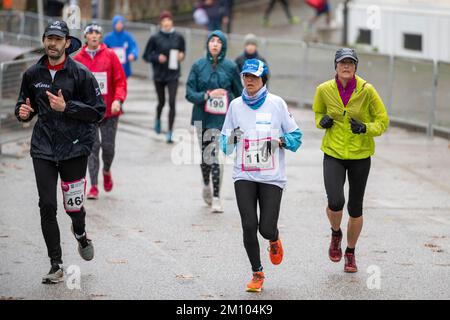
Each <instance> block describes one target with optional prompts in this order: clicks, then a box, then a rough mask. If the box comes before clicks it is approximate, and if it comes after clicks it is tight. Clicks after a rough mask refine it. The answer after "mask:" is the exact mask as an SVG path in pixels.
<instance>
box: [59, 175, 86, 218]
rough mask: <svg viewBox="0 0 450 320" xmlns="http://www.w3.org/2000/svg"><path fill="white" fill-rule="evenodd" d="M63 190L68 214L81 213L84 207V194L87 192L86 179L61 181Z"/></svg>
mask: <svg viewBox="0 0 450 320" xmlns="http://www.w3.org/2000/svg"><path fill="white" fill-rule="evenodd" d="M61 189H62V192H63V198H64V208H65V209H66V211H67V212H79V211H80V210H81V208H82V207H83V205H84V194H85V192H86V179H85V178H83V179H81V180H78V181H73V182H64V181H61Z"/></svg>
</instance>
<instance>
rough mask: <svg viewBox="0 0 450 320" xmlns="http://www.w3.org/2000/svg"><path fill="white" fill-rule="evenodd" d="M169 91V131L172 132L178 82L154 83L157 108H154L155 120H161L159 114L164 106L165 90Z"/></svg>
mask: <svg viewBox="0 0 450 320" xmlns="http://www.w3.org/2000/svg"><path fill="white" fill-rule="evenodd" d="M166 86H167V89H168V91H169V107H170V111H169V131H173V124H174V123H175V114H176V110H175V102H176V98H177V89H178V80H177V79H176V80H172V81H168V82H165V81H155V89H156V94H157V95H158V106H157V107H156V119H158V120H161V114H162V111H163V108H164V105H165V104H166V93H165V88H166Z"/></svg>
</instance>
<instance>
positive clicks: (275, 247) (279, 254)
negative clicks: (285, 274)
mask: <svg viewBox="0 0 450 320" xmlns="http://www.w3.org/2000/svg"><path fill="white" fill-rule="evenodd" d="M283 254H284V251H283V246H282V245H281V240H280V239H278V240H277V241H273V242H272V241H270V245H269V256H270V261H272V263H273V264H274V265H279V264H280V263H281V261H283Z"/></svg>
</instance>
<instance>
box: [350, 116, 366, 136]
mask: <svg viewBox="0 0 450 320" xmlns="http://www.w3.org/2000/svg"><path fill="white" fill-rule="evenodd" d="M350 125H351V127H352V132H353V133H354V134H361V133H366V125H365V124H364V123H362V122H359V121H357V120H355V119H351V120H350Z"/></svg>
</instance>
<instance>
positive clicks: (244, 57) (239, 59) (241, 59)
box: [234, 51, 269, 72]
mask: <svg viewBox="0 0 450 320" xmlns="http://www.w3.org/2000/svg"><path fill="white" fill-rule="evenodd" d="M248 59H258V60H261V61H262V62H264V63H265V64H266V65H267V61H266V59H264V58H263V57H262V56H260V55H259V53H258V52H255V54H252V55H250V54H247V52H245V51H244V52H243V53H242V54H241V55H240V56H239V57H237V58H236V60H235V61H234V62H236V64H237V66H238V68H239V72H241V71H242V68H243V67H244V63H245V60H248ZM267 72H269V65H267Z"/></svg>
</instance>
